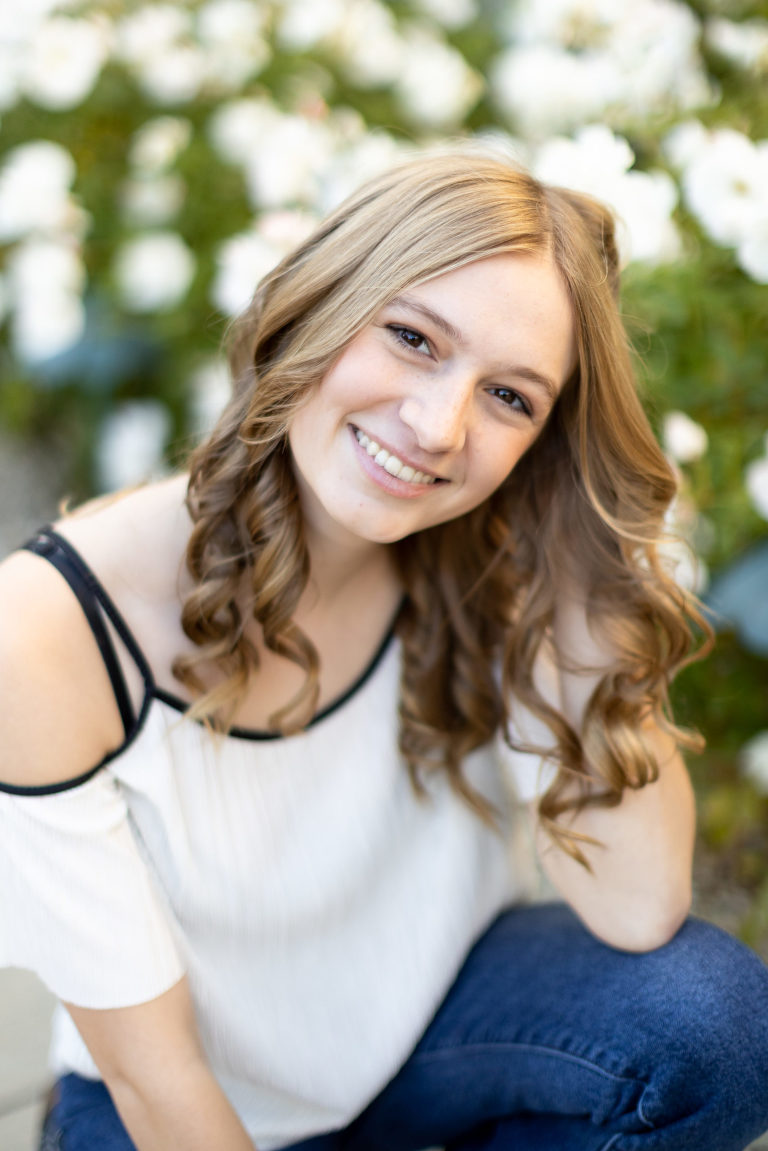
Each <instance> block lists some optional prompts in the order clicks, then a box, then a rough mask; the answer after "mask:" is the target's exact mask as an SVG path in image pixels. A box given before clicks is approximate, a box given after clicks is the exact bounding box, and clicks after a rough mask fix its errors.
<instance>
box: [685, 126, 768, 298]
mask: <svg viewBox="0 0 768 1151" xmlns="http://www.w3.org/2000/svg"><path fill="white" fill-rule="evenodd" d="M665 149H666V153H667V156H668V158H669V161H670V163H671V164H672V165H673V166H674V167H676V168H677V169H678V170H679V171H680V173H681V183H682V188H683V197H684V200H685V204H686V206H687V207H688V209H689V210H690V211H691V212H692V214H693V215H694V216H695V217H696V219H697V220H698V222H699V223H700V224H701V226H702V228H703V229H704V231H705V232H706V233H707V235H708V236H709V237H710V239H711V240H714V242H715V243H716V244H721V245H723V246H724V247H729V248H735V249H736V259H737V261H738V263H739V266H740V267H741V268H742V269H743V270H744V271H745V272H746V273H747V275H748V276H751V277H752V279H753V280H756V281H757V282H758V283H759V284H768V140H760V141H758V142H757V143H755V142H754V141H753V140H751V139H750V138H749V137H748V136H745V135H744V134H743V133H742V132H738V131H736V130H735V129H733V128H718V129H716V130H714V131H707V129H706V128H705V127H704V126H703V125H702V124H701V123H700V122H699V121H698V120H686V121H683V123H681V124H678V125H677V126H676V127H675V128H674V129H673V130H672V131H671V132H670V133H669V135H668V136H667V139H666V142H665Z"/></svg>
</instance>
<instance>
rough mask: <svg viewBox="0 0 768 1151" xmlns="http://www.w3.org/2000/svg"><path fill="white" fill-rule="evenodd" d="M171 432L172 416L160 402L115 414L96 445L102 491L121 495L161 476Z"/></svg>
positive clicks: (136, 404) (135, 403)
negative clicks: (164, 452)
mask: <svg viewBox="0 0 768 1151" xmlns="http://www.w3.org/2000/svg"><path fill="white" fill-rule="evenodd" d="M170 431H171V416H170V413H169V411H168V409H167V408H166V406H165V405H164V404H161V403H160V402H159V401H158V400H133V401H131V402H129V403H125V404H121V405H120V406H119V407H118V408H116V409H115V411H113V412H111V413H110V415H108V416H107V418H106V419H105V420H104V422H103V424H102V426H101V429H100V434H99V439H98V443H97V445H96V470H97V474H98V479H99V486H100V488H101V490H102V491H110V492H111V491H117V490H118V489H120V488H126V487H130V486H132V485H134V484H140V483H144V482H145V481H146V480H150V479H153V478H155V477H156V476H158V475H161V474H162V473H163V471H164V470H165V469H164V466H163V450H164V448H165V445H166V442H167V440H168V436H169V434H170Z"/></svg>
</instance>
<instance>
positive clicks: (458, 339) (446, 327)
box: [388, 295, 560, 404]
mask: <svg viewBox="0 0 768 1151" xmlns="http://www.w3.org/2000/svg"><path fill="white" fill-rule="evenodd" d="M388 306H389V307H390V308H397V307H406V308H410V309H411V311H413V312H418V313H419V315H420V316H423V317H424V318H425V319H426V320H430V321H431V323H433V324H434V325H435V327H436V328H439V330H440V331H441V332H443V333H444V335H446V336H448V338H449V339H451V340H454V341H455V343H457V344H460V345H461V346H462V347H466V343H467V341H466V339H465V338H464V336H463V335H462V333H461V331H460V330H459V328H457V327H455V326H454V325H453V324H452V323H451V322H450V320H446V318H445V316H441V315H440V313H439V312H435V311H433V310H432V308H430V307H428V306H427V304H423V303H422V302H421V300H417V299H415V297H413V296H408V295H400V296H395V298H394V299H393V300H390V302H389V305H388ZM503 371H504V372H507V373H509V374H510V375H513V376H518V377H519V378H520V379H523V380H529V381H530V383H532V384H536V385H537V386H538V387H540V388H541V389H542V390H543V391H544V392H546V394H547V396H548V397H549V399H550V401H551V402H552V403H553V404H554V402H555V400H557V398H558V396H559V394H560V390H559V388H558V386H557V384H556V383H555V381H554V380H553V379H551V378H550V377H549V376H545V375H543V374H542V373H541V372H537V371H536V369H535V368H527V367H525V366H524V365H523V364H513V365H511V366H509V367H507V368H504V369H503Z"/></svg>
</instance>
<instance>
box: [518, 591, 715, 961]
mask: <svg viewBox="0 0 768 1151" xmlns="http://www.w3.org/2000/svg"><path fill="white" fill-rule="evenodd" d="M554 639H555V645H556V647H557V650H558V651H559V652H560V653H562V655H563V656H564V657H565V661H566V663H568V662H569V661H570V660H573V661H574V662H577V661H578V662H581V663H584V664H589V665H590V666H594V667H595V668H599V667H600V666H601V665H602V666H605V665H606V664H607V663H608V662H609V659H608V658H607V653H606V651H605V650H604V648H601V646H600V644H599V643H598V642H596V640H595V638H594V636H593V635H592V633H591V632H590V630H589V627H588V625H587V619H586V612H585V611H584V609H583V607H582V606H580V605H579V604H578V602H577V601H576V600H575V599H574V600H572V601H571V602H570V603H568V604H565V605H561V606H560V607H559V608H558V617H557V620H556V624H555V634H554ZM599 678H600V675H599V672H595V673H594V674H589V675H576V674H573V673H569V672H567V671H564V672H561V673H560V692H561V699H560V701H559V706H560V708H561V710H562V712H563V714H564V716H565V718H566V719H567V720H568V722H569V723H570V724H571V725H572V726H573V727H574V728H575V730H576V731H579V730H580V728H581V724H582V718H583V715H584V709H585V707H586V704H587V701H588V699H589V697H590V695H591V693H592V690H593V689H594V687H595V684H596V683H597V681H598V679H599ZM645 735H646V738H647V739H648V741H649V742H650V744H651V746H652V747H653V749H654V751H655V752H656V754H657V757H658V762H659V765H660V767H659V778H658V780H657V781H656V782H655V783H650V784H648V785H647V786H645V787H643V788H641V789H640V790H639V791H633V790H630V789H627V790H625V791H624V793H623V795H622V799H621V802H620V804H619V805H618V806H617V807H613V808H601V807H587V808H585V809H584V810H582V811H581V812H579V813H578V814H577V815H573V816H570V817H569V816H565V817H563V822H564V825H565V826H567V827H568V828H570V829H571V830H573V831H576V832H578V833H580V834H583V835H587V836H589V837H591V838H593V839H596V840H598V841H599V842H600V845H601V846H593V845H591V844H583V845H580V846H581V849H582V851H583V853H584V855H585V857H586V859H587V860H588V862H589V864H590V867H591V869H592V870H591V872H590V871H587V869H586V868H584V867H583V866H582V865H581V864H579V863H578V862H577V861H576V860H574V859H572V858H571V857H570V856H569V855H567V854H566V853H565V852H564V851H562V849H560V848H558V847H557V846H555V844H554V843H553V842H552V840H551V839H550V838H549V837H548V836H547V835H546V834H545V833H544V832H542V831H541V829H540V828H539V829H537V832H536V839H537V845H538V849H539V857H540V860H541V864H542V867H543V869H544V871H545V872H546V874H547V876H548V878H549V879H550V881H551V882H552V884H553V885H554V886H555V888H556V889H557V891H558V892H559V893H560V894H561V895H562V897H563V898H564V899H565V900H566V901H567V902H568V903H569V904H570V905H571V906H572V907H573V909H574V910H575V911H576V913H577V914H578V915H579V916H580V918H581V919H582V920H583V922H584V923H585V924H586V926H587V927H588V928H589V929H590V930H591V931H592V932H594V934H595V935H597V936H598V937H599V938H600V939H602V940H603V941H604V942H606V943H608V944H610V945H611V946H613V947H618V948H621V949H624V950H628V951H646V950H650V949H652V948H654V947H659V946H661V945H662V944H663V943H666V942H667V941H668V940H669V939H670V938H671V937H672V936H673V935H674V934H675V932H676V931H677V929H678V928H679V927H680V926H681V924H682V922H683V920H684V919H685V916H686V915H687V913H688V910H689V908H690V900H691V865H692V858H693V840H694V826H695V811H694V801H693V790H692V788H691V784H690V780H689V778H688V774H687V771H686V769H685V766H684V764H683V761H682V758H681V756H680V754H679V753H678V751H677V749H676V747H675V745H674V742H673V740H672V739H671V737H670V736H668V735H667V734H666V733H664V732H661V731H659V730H658V729H657V728H655V726H651V725H648V726H646V728H645Z"/></svg>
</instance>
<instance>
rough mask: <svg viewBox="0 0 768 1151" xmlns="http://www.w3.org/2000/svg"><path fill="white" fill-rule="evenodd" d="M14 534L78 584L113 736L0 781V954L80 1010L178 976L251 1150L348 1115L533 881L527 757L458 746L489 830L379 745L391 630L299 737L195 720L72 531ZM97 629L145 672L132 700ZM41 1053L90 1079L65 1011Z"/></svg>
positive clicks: (536, 781)
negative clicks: (22, 781)
mask: <svg viewBox="0 0 768 1151" xmlns="http://www.w3.org/2000/svg"><path fill="white" fill-rule="evenodd" d="M27 546H28V547H29V548H30V549H31V550H33V551H35V552H37V553H38V554H40V555H42V556H44V557H45V558H47V559H48V560H49V561H50V562H52V563H54V564H55V565H56V566H57V568H58V569H59V571H60V572H61V574H62V575H63V576H64V578H65V579H66V580H67V581H68V583H69V584H70V586H71V588H72V590H73V592H74V594H76V595H77V597H78V599H79V600H80V603H81V604H82V606H83V610H84V611H85V613H86V615H87V617H88V620H89V622H90V626H91V628H92V630H93V632H94V635H95V636H96V639H97V641H98V642H99V646H100V648H101V651H102V655H103V657H104V661H105V664H106V666H107V670H108V671H109V674H110V678H111V680H112V684H113V688H114V690H115V695H116V698H117V701H118V705H119V707H120V711H121V715H122V718H123V723H124V726H125V740H124V742H123V744H122V746H121V747H120V748H119V749H118V750H117V751H116V752H113V753H111V754H110V755H108V756H107V757H106V758H105V759H104V760H103V761H102V763H100V764H98V765H96V766H94V767H92V768H91V769H90V770H88V771H86V772H85V773H84V774H83V775H81V776H79V777H78V778H77V779H73V780H70V781H67V782H65V783H61V784H57V785H55V786H51V787H40V788H23V787H12V786H9V785H0V891H1V892H2V897H1V898H0V965H13V966H19V967H25V968H29V969H31V970H33V971H35V972H36V973H37V974H38V975H39V976H40V978H41V979H42V980H43V982H44V983H45V984H46V985H47V986H48V987H49V988H50V989H51V990H52V991H53V992H54V994H55V995H56V996H58V997H59V998H60V999H61V1000H64V1001H68V1002H71V1003H74V1004H76V1005H79V1006H83V1007H93V1008H110V1007H123V1006H129V1005H132V1004H137V1003H141V1002H144V1001H146V1000H149V999H152V998H154V997H156V996H158V995H160V994H162V993H163V992H164V991H166V990H168V989H169V988H170V987H171V986H172V985H173V984H174V983H176V982H177V981H178V980H179V979H180V978H181V977H182V975H183V974H186V975H187V977H188V979H189V984H190V989H191V993H192V997H193V1001H194V1004H195V1009H196V1013H197V1019H198V1023H199V1028H200V1032H201V1037H202V1041H203V1044H204V1046H205V1049H206V1052H207V1055H208V1058H209V1060H210V1064H211V1067H212V1069H213V1071H214V1073H215V1075H216V1076H217V1078H218V1080H219V1082H220V1083H221V1085H222V1087H223V1089H224V1091H225V1092H226V1094H227V1095H228V1096H229V1098H230V1100H231V1101H232V1104H233V1106H234V1107H235V1110H236V1111H237V1112H238V1114H239V1115H240V1117H241V1120H242V1122H243V1124H244V1126H245V1128H246V1130H247V1131H248V1132H249V1134H250V1136H251V1138H252V1139H253V1140H254V1142H255V1143H256V1145H257V1146H258V1147H259V1148H263V1149H264V1151H270V1149H271V1148H277V1147H281V1146H285V1145H287V1144H290V1143H292V1142H295V1141H297V1140H299V1139H301V1138H305V1137H308V1136H310V1135H313V1134H319V1133H320V1132H323V1131H327V1130H332V1129H335V1128H338V1127H341V1126H343V1125H345V1124H347V1123H348V1122H350V1121H351V1119H352V1118H353V1117H354V1116H355V1115H356V1114H357V1113H359V1112H360V1111H361V1110H362V1108H363V1107H364V1106H365V1105H366V1104H367V1103H368V1102H369V1101H370V1100H371V1099H372V1098H373V1097H374V1096H375V1095H376V1094H377V1093H378V1091H379V1090H380V1089H381V1088H382V1087H383V1086H384V1084H385V1083H386V1082H387V1081H388V1080H389V1078H390V1077H391V1076H392V1075H393V1074H394V1072H395V1071H396V1070H397V1068H398V1067H399V1066H400V1065H401V1064H402V1062H403V1061H404V1060H405V1058H406V1057H407V1055H408V1053H409V1051H410V1050H411V1048H412V1047H413V1046H414V1044H415V1043H416V1041H417V1039H418V1037H419V1035H420V1034H421V1033H422V1031H423V1030H424V1028H425V1026H426V1024H427V1023H428V1022H429V1019H430V1017H431V1015H432V1014H433V1013H434V1011H435V1009H436V1007H437V1006H438V1004H439V1002H440V1000H441V999H442V997H443V996H444V995H445V992H446V991H447V989H448V987H449V986H450V983H451V982H452V980H453V978H454V977H455V975H456V973H457V971H458V968H459V966H460V965H461V962H462V960H463V958H464V956H465V955H466V953H467V951H468V950H469V948H470V947H471V945H472V943H473V942H474V940H475V939H476V938H477V936H478V935H479V934H480V933H481V932H482V931H483V930H484V929H485V928H486V927H487V926H488V924H489V923H490V922H491V920H492V919H493V918H494V917H495V915H496V914H497V913H498V912H499V911H500V910H501V909H502V908H503V907H505V906H507V905H508V904H510V903H511V902H513V901H515V900H520V899H523V898H528V897H529V896H530V894H531V890H532V873H531V870H530V860H531V857H530V855H529V843H527V842H524V840H525V835H524V832H523V830H522V824H521V823H520V821H519V820H517V819H516V818H515V810H516V809H519V807H520V804H521V803H522V802H524V801H527V800H530V799H532V798H533V797H534V796H535V795H536V794H537V792H538V791H540V790H541V788H543V787H544V786H545V785H546V782H547V781H546V780H541V779H540V778H539V777H540V775H541V774H542V772H541V770H540V768H541V760H540V758H539V757H537V756H534V755H531V754H522V753H519V752H512V751H511V750H510V749H509V748H508V747H507V746H506V744H505V743H504V741H503V740H501V739H498V740H497V741H496V742H495V743H494V744H491V745H488V746H486V747H483V748H481V749H479V750H478V751H476V752H475V753H473V754H472V755H471V756H470V757H469V759H468V761H467V763H466V765H465V769H466V773H467V776H468V778H469V779H470V780H471V781H472V783H473V784H474V785H475V786H476V787H477V788H478V789H479V790H480V791H481V792H482V793H483V794H484V795H486V796H487V797H488V798H489V799H490V800H491V801H492V802H493V803H494V804H495V805H496V806H497V807H498V808H499V809H500V810H501V811H502V813H503V819H502V828H501V830H502V834H498V833H496V832H494V831H492V830H490V829H489V828H488V827H487V826H485V825H484V824H483V823H482V822H481V821H480V820H479V819H478V818H477V816H475V815H474V814H473V813H472V812H471V811H470V810H469V809H468V808H467V806H466V805H465V804H464V803H462V802H461V800H460V799H458V798H457V797H456V795H455V794H454V793H453V792H452V791H451V789H450V787H449V786H448V785H447V782H446V780H444V779H443V778H442V777H438V776H437V774H436V776H435V778H432V779H430V780H429V781H428V797H427V798H426V799H420V798H419V797H417V796H416V795H415V793H414V791H413V788H412V786H411V783H410V780H409V777H408V773H407V771H406V770H405V767H404V764H403V762H402V760H401V758H400V755H399V752H398V747H397V707H398V688H399V663H400V651H399V645H398V642H397V640H396V638H395V636H394V635H388V636H387V637H386V639H385V641H384V642H383V644H382V646H381V648H380V650H379V651H378V652H377V653H376V656H375V657H374V659H373V660H372V662H371V664H370V666H369V667H368V668H367V669H366V671H365V673H364V674H363V675H362V676H361V677H360V679H359V680H358V682H357V683H356V684H355V685H354V686H353V687H352V688H351V689H350V690H349V691H348V692H346V693H345V695H344V696H343V697H342V698H341V699H338V700H337V701H336V702H335V703H333V704H332V705H330V706H329V707H326V708H325V709H324V710H323V711H322V712H320V713H319V714H318V715H317V716H316V717H315V718H314V720H313V721H312V722H311V723H310V724H309V726H308V727H307V728H306V730H304V731H303V732H301V733H299V734H297V735H293V736H290V737H280V736H275V735H273V734H269V733H264V732H259V731H253V730H249V729H241V728H235V729H233V730H232V731H231V732H230V734H229V735H228V736H226V737H223V736H218V735H214V734H212V733H211V732H209V731H208V730H207V729H206V728H205V727H204V726H203V725H202V724H200V723H197V722H195V721H192V720H190V719H188V718H185V716H184V704H183V702H182V701H180V700H178V699H176V698H175V697H174V696H173V695H169V694H168V693H167V692H165V691H163V690H161V689H160V688H158V687H157V686H156V684H155V682H154V679H153V675H152V671H151V669H150V667H149V666H148V664H147V661H146V659H145V658H144V656H143V654H142V652H141V650H140V649H139V647H138V645H137V643H136V641H135V639H134V637H133V636H132V635H131V632H130V631H129V629H128V627H127V625H126V624H125V622H124V620H123V618H122V617H121V615H120V612H119V610H118V608H117V607H116V606H115V604H114V603H113V602H112V600H111V599H110V598H109V596H108V594H107V592H106V591H105V589H104V588H103V587H102V585H101V584H100V583H99V581H98V579H97V578H96V576H95V575H94V573H93V572H92V571H91V570H90V569H89V568H88V567H87V565H86V564H85V562H84V561H83V559H82V558H81V557H80V555H79V554H78V553H77V552H76V551H75V550H74V549H73V547H72V546H71V545H70V544H69V543H68V542H67V541H66V540H65V539H63V538H62V537H61V536H59V535H57V534H56V533H55V532H53V531H51V530H49V529H46V530H45V531H43V532H41V533H40V534H39V535H38V536H37V537H36V538H35V540H33V541H32V542H31V543H30V544H29V545H27ZM116 646H117V647H118V648H120V647H122V649H123V652H122V653H121V655H122V656H123V658H125V657H126V656H127V657H128V658H129V659H130V660H132V661H133V662H134V663H135V665H136V667H137V668H138V670H139V672H140V674H141V677H142V681H143V684H144V693H143V699H142V701H141V705H140V707H139V709H138V712H137V713H136V714H134V711H133V708H132V706H131V702H130V699H129V697H128V693H127V692H126V690H125V686H124V682H123V679H122V673H121V670H120V660H119V659H118V657H117V655H116V653H115V647H116ZM40 706H41V707H44V706H45V701H44V700H41V701H40ZM518 720H519V726H520V727H521V728H523V729H524V730H523V731H522V733H521V734H522V735H523V736H524V737H525V738H527V739H534V738H537V737H538V738H540V737H541V732H540V731H538V732H537V731H536V730H535V724H534V721H533V720H532V718H531V717H530V716H525V715H523V714H522V713H520V712H518V714H517V716H516V723H517V722H518ZM526 725H527V726H526ZM52 1062H53V1067H54V1070H55V1071H56V1072H57V1073H59V1074H60V1073H64V1072H66V1071H68V1070H74V1071H77V1072H78V1073H79V1074H81V1075H86V1076H91V1077H94V1078H97V1077H98V1071H97V1069H96V1067H95V1065H94V1063H93V1061H92V1060H91V1058H90V1056H89V1054H88V1051H87V1049H86V1048H85V1046H84V1044H83V1042H82V1040H81V1039H80V1037H79V1035H78V1033H77V1031H76V1029H75V1027H74V1025H73V1024H72V1022H71V1020H70V1017H69V1015H68V1014H67V1013H66V1012H65V1011H64V1010H63V1008H59V1009H58V1011H57V1014H56V1017H55V1024H54V1036H53V1042H52Z"/></svg>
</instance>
